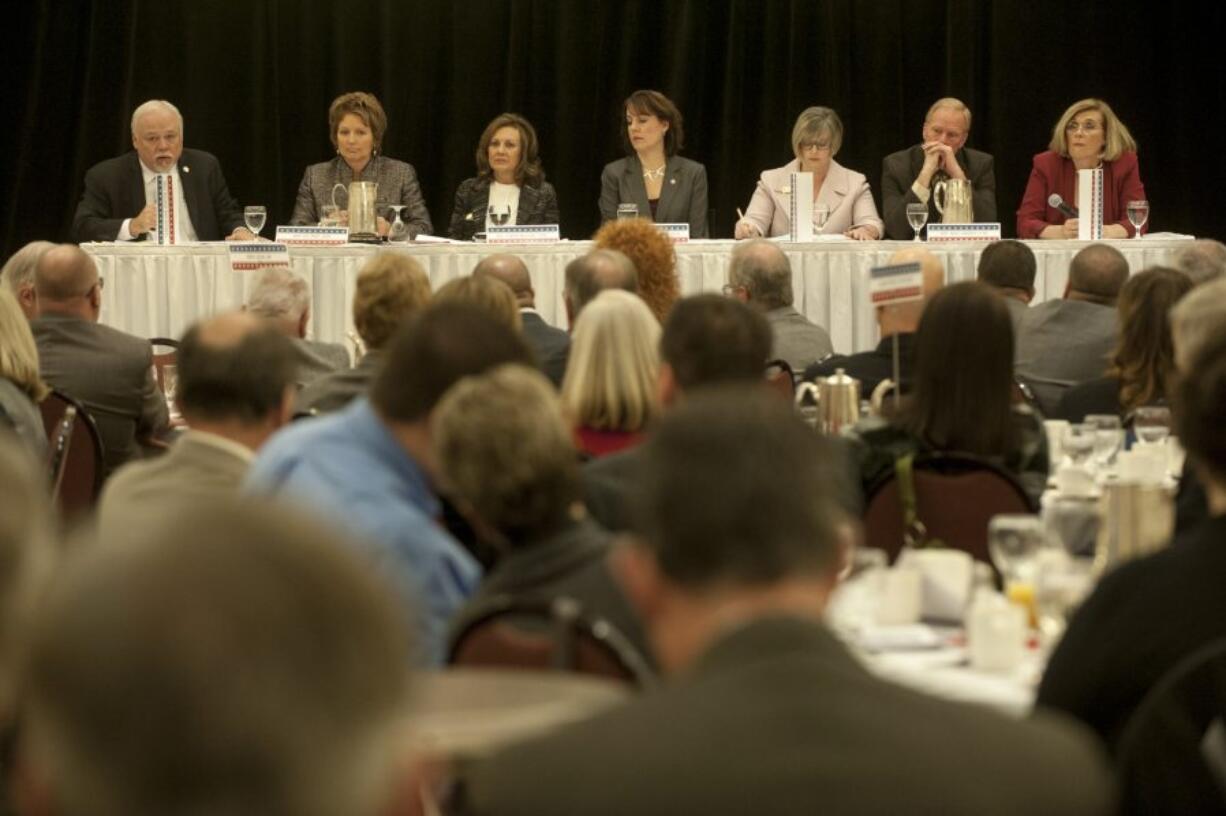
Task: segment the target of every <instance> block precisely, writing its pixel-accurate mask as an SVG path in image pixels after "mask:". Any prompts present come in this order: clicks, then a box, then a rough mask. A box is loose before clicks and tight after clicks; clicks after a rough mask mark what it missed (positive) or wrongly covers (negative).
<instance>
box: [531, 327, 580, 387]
mask: <svg viewBox="0 0 1226 816" xmlns="http://www.w3.org/2000/svg"><path fill="white" fill-rule="evenodd" d="M519 315H520V317H522V318H523V321H524V339H525V340H527V341H528V345H529V346H531V347H532V350H533V351H535V352H536V359H537V362H538V363H539V364H540V367H541V371H542V372H544V374H545V376H546V377H548V378H549V381H550V382H552V383H553V384H554V385H556V386H557V387H558V388H561V387H562V377H563V376H564V375H565V374H566V361H567V360H568V359H569V358H570V335H569V334H567V333H566V332H564V331H562V330H561V329H559V328H556V327H554V326H550V325H549V324H548V323H546V322H545V318H543V317H541V316H540V315H539V314H537V313H536V312H522V311H521V312H520V313H519Z"/></svg>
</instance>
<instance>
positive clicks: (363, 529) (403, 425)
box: [246, 303, 532, 665]
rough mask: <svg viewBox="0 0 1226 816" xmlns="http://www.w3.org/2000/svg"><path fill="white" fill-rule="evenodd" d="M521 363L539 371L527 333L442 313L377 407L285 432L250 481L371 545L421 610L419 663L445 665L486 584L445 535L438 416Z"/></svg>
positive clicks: (403, 356)
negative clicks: (473, 385)
mask: <svg viewBox="0 0 1226 816" xmlns="http://www.w3.org/2000/svg"><path fill="white" fill-rule="evenodd" d="M512 362H519V363H524V364H526V365H532V354H531V352H530V351H529V350H528V348H527V346H526V345H525V344H524V341H523V339H522V338H521V337H520V336H519V335H518V334H516V333H515V332H513V331H511V330H510V329H509V328H507V327H506V326H504V325H500V324H499V323H497V322H496V321H494V320H493V319H492V318H490V317H489V316H488V315H487V314H486V313H484V312H482V311H481V310H480V309H478V308H476V307H474V306H472V305H468V304H463V303H434V304H431V305H430V306H429V307H427V308H426V309H425V311H423V312H422V313H421V315H420V316H418V317H416V318H413V319H412V320H410V321H409V322H408V323H407V324H406V325H405V327H404V328H403V329H401V330H400V331H399V332H398V333H397V334H396V336H395V337H393V338H392V340H391V343H390V344H389V345H388V348H387V359H386V360H385V362H384V365H383V369H382V370H381V371H380V372H379V375H378V376H377V377H376V378H375V381H374V384H373V386H372V387H371V391H370V396H369V398H367V397H359V398H358V399H356V400H354V401H353V402H352V403H350V405H349V407H347V408H345V409H344V410H343V411H340V412H338V413H335V414H331V415H329V416H326V417H321V418H319V419H308V420H304V421H302V422H299V423H297V424H295V425H294V426H292V427H289V428H286V429H285V430H283V431H281V432H280V433H278V434H277V435H276V436H274V437H273V438H272V439H271V440H269V442H268V443H267V444H266V445H265V446H264V447H263V448H262V449H261V451H260V453H259V455H258V456H257V457H256V461H255V463H254V465H253V466H252V469H251V472H250V473H249V474H248V476H247V481H246V486H247V488H248V489H249V490H250V491H251V492H254V493H276V494H282V495H285V496H287V497H290V498H293V499H297V500H298V501H300V502H301V503H302V504H303V505H304V506H306V507H309V508H310V509H311V510H312V511H313V512H315V513H316V514H318V515H319V516H320V518H321V519H323V520H326V521H330V522H331V523H332V524H334V525H336V526H338V527H340V528H342V529H344V530H345V531H346V532H347V533H348V535H349V537H350V538H353V539H355V540H356V541H359V542H361V546H362V548H363V550H364V551H365V552H367V553H368V554H369V556H370V558H371V560H372V561H373V562H374V563H376V564H377V565H379V567H380V569H381V571H382V572H383V573H384V574H385V575H386V576H387V578H388V580H389V581H390V582H392V583H393V584H394V585H395V586H396V587H397V589H399V590H400V592H401V595H402V596H403V599H404V601H405V603H407V604H409V605H416V606H417V607H419V613H418V614H416V615H414V617H413V620H414V623H415V625H416V627H417V629H418V631H419V633H420V634H419V636H418V639H417V640H418V645H419V647H420V649H421V654H419V655H418V659H419V662H423V663H430V664H435V665H437V664H438V663H439V662H440V661H441V660H442V656H443V643H444V639H445V632H446V627H447V623H448V622H449V621H450V620H451V618H452V616H453V615H454V614H455V612H456V611H457V610H458V609H459V608H460V606H461V605H462V604H463V603H464V601H465V600H466V599H467V598H468V597H469V596H470V595H471V594H472V592H473V590H474V589H475V588H476V586H477V582H478V581H479V579H480V577H481V570H480V567H479V566H478V564H477V562H476V560H475V559H474V558H473V557H472V555H471V554H469V553H468V552H467V551H465V550H464V549H463V548H462V547H461V546H460V545H459V544H458V543H457V542H456V541H455V540H454V539H453V538H452V537H451V536H450V535H449V534H448V533H447V532H445V531H444V530H443V528H442V527H441V526H439V524H438V517H439V513H440V504H439V499H438V496H437V494H436V492H435V488H434V485H433V479H434V467H435V465H434V457H433V455H432V453H431V447H430V445H431V443H430V439H431V424H430V422H431V416H432V414H433V412H434V407H435V405H436V404H437V403H438V401H439V399H441V398H442V396H443V394H444V392H446V390H447V389H448V388H450V387H451V386H452V385H453V384H454V383H455V382H457V381H459V380H460V379H462V378H464V377H466V376H469V375H471V374H479V373H481V372H482V371H485V370H486V369H488V368H492V367H494V366H497V365H498V364H500V363H512Z"/></svg>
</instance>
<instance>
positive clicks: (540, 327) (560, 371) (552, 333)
mask: <svg viewBox="0 0 1226 816" xmlns="http://www.w3.org/2000/svg"><path fill="white" fill-rule="evenodd" d="M473 276H474V277H478V278H480V277H491V278H496V279H497V280H500V281H502V282H503V283H505V284H506V285H507V286H509V287H511V291H512V292H513V293H514V294H515V300H516V302H517V303H518V304H519V316H520V318H522V319H523V325H524V339H526V340H527V341H528V345H529V346H531V347H532V351H533V352H534V353H535V354H536V359H537V361H538V362H539V363H540V366H541V371H543V372H544V373H545V376H546V377H548V378H549V381H550V382H552V383H553V384H554V385H555V386H557V387H559V388H561V387H562V376H563V375H564V374H565V373H566V361H567V359H568V358H569V356H570V335H568V334H567V333H566V332H564V331H562V330H561V329H558V328H555V327H553V326H550V325H549V324H548V323H546V322H545V318H543V317H541V313H540V312H538V311H537V310H536V292H534V291H533V289H532V276H531V275H530V274H529V273H528V267H527V265H525V264H524V262H523V261H522V260H520V259H519V258H517V257H515V256H514V255H508V254H506V253H498V254H496V255H489V256H486V257H484V258H482V259H481V262H480V263H478V264H477V266H476V267H475V268H474V269H473Z"/></svg>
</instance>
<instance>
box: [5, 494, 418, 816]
mask: <svg viewBox="0 0 1226 816" xmlns="http://www.w3.org/2000/svg"><path fill="white" fill-rule="evenodd" d="M98 544H99V545H100V546H97V547H89V548H84V549H82V550H80V551H78V552H77V553H76V557H75V558H73V559H70V560H69V561H68V562H67V563H66V564H65V568H64V569H63V571H62V574H61V575H59V576H58V580H57V581H56V583H55V585H54V586H53V587H52V590H51V592H50V594H49V597H48V598H47V601H46V603H45V604H44V605H43V607H42V608H41V609H40V611H39V614H38V616H37V618H36V620H35V622H34V626H33V627H32V630H33V631H32V636H31V638H30V640H31V643H30V648H29V659H28V661H27V664H26V666H25V670H24V673H23V674H24V678H23V679H24V682H23V686H22V691H23V696H22V705H21V735H20V742H19V746H18V757H19V760H18V762H17V767H19V768H20V769H21V770H20V771H19V780H18V784H17V787H18V789H19V790H20V791H21V792H22V794H23V797H22V799H23V801H22V805H23V807H22V812H23V813H25V814H28V815H29V816H69V815H70V814H188V813H196V814H204V813H212V814H223V813H225V814H257V813H258V814H296V815H297V816H335V814H342V813H343V814H350V815H351V816H383V815H384V814H391V813H400V812H405V811H404V808H406V807H407V806H409V805H411V804H412V802H413V800H412V799H411V798H410V797H411V795H412V793H413V791H412V789H411V786H410V784H408V780H407V779H406V777H405V771H406V768H407V767H408V762H409V761H410V758H409V756H408V754H407V752H406V745H405V723H406V716H407V715H408V714H409V713H410V712H409V709H408V702H409V690H410V682H409V672H408V669H409V647H410V641H409V634H408V631H407V628H406V627H405V626H404V623H403V622H402V621H401V620H400V619H399V616H398V610H397V608H396V606H395V605H394V603H393V601H392V598H391V597H390V596H389V594H388V593H387V592H386V590H385V589H384V588H383V587H382V586H380V584H379V582H378V581H377V580H376V579H375V577H374V576H373V575H372V574H371V573H370V571H369V570H368V569H367V568H365V567H364V565H362V564H360V563H358V562H357V561H356V560H355V559H354V558H353V557H352V556H351V555H349V554H348V553H346V547H345V545H344V543H343V542H342V541H340V540H338V539H336V538H334V537H332V536H330V535H328V534H326V533H324V532H323V531H321V530H320V528H319V527H318V526H317V525H314V524H311V523H309V522H307V521H305V520H303V519H301V518H299V517H297V516H295V515H294V514H292V513H289V512H287V511H285V510H284V509H281V508H278V507H276V506H272V505H270V504H269V503H261V504H260V505H259V506H255V505H253V504H250V503H248V504H243V503H239V502H237V501H235V500H229V501H225V500H221V499H219V498H214V499H212V500H209V501H205V502H204V503H202V504H201V505H200V506H198V507H195V508H188V509H185V510H184V511H183V512H181V513H180V514H177V515H176V516H175V517H174V518H171V519H166V520H164V521H163V522H162V523H160V524H158V525H155V526H153V527H150V528H149V529H148V530H146V531H143V532H140V533H137V534H135V535H126V536H123V537H121V538H120V539H119V540H114V539H110V540H106V539H104V540H102V541H99V542H98Z"/></svg>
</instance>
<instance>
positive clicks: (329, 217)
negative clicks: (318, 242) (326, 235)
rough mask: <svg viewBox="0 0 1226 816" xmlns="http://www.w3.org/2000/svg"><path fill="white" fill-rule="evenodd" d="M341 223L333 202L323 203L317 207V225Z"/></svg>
mask: <svg viewBox="0 0 1226 816" xmlns="http://www.w3.org/2000/svg"><path fill="white" fill-rule="evenodd" d="M340 223H341V218H340V215H339V214H338V213H337V211H336V205H335V204H325V205H323V206H322V207H320V208H319V226H321V227H335V226H337V225H339V224H340Z"/></svg>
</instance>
